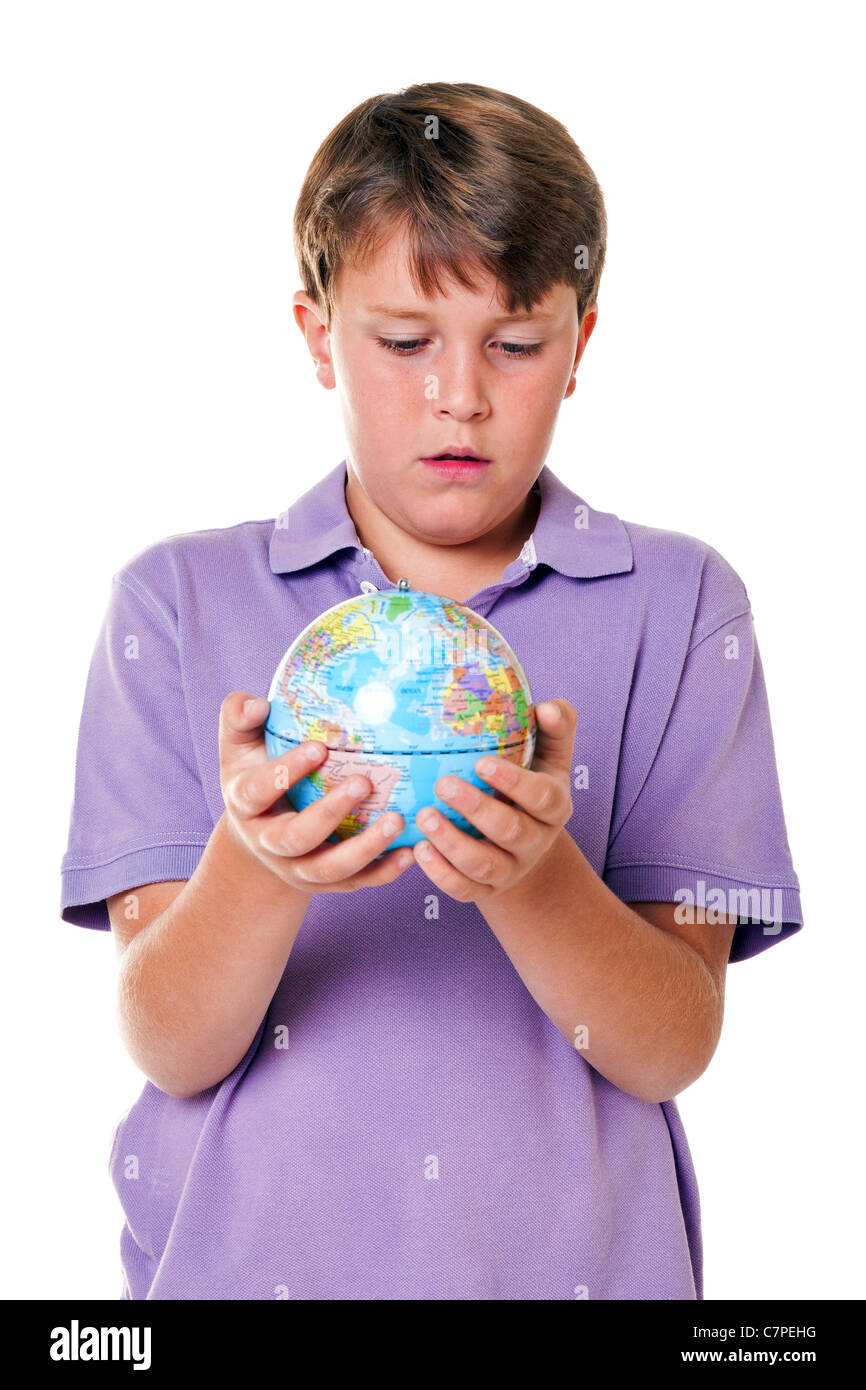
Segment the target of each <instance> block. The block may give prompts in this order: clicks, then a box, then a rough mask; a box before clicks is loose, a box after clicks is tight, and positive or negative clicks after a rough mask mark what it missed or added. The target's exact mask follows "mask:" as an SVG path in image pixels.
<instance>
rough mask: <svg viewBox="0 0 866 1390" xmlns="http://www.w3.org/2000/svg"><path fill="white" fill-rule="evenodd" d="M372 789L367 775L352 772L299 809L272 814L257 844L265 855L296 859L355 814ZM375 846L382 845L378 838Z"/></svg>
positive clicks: (316, 846)
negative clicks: (264, 851) (349, 775)
mask: <svg viewBox="0 0 866 1390" xmlns="http://www.w3.org/2000/svg"><path fill="white" fill-rule="evenodd" d="M372 790H373V786H372V783H371V782H370V780H369V778H368V777H362V776H360V775H359V774H358V773H355V774H353V776H351V777H348V778H346V779H345V780H344V781H342V782H338V783H337V785H336V786H334V787H331V788H330V789H329V790H328V791H327V792H326V793H325V795H324V796H320V797H318V798H317V799H316V800H315V801H313V802H311V803H310V805H309V806H305V807H304V809H303V810H302V811H290V812H288V813H286V814H283V815H277V816H274V817H272V818H271V821H270V824H269V825H265V826H264V827H263V828H262V830H261V831H260V832H259V843H260V844H261V845H262V847H263V848H264V849H266V850H267V851H268V853H269V854H275V855H277V856H279V857H280V858H283V859H298V858H301V856H303V855H305V854H311V853H312V851H313V850H315V849H318V848H319V846H320V845H321V844H322V841H323V840H326V839H327V838H328V836H329V835H333V833H334V831H335V830H336V829H337V827H338V826H339V825H341V824H342V823H343V821H345V820H346V819H347V818H348V817H349V816H351V815H352V813H353V812H354V813H355V814H357V812H358V809H359V808H360V806H361V804H362V803H363V802H364V801H365V800H366V799H367V797H368V796H370V794H371V793H372ZM394 833H396V831H395V832H394ZM380 835H381V831H380ZM392 838H393V837H392ZM379 848H380V849H381V848H382V841H381V839H380V840H379Z"/></svg>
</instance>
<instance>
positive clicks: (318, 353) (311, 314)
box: [292, 290, 337, 390]
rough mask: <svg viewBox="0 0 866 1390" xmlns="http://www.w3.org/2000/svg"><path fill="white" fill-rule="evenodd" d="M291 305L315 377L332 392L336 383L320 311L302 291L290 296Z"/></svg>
mask: <svg viewBox="0 0 866 1390" xmlns="http://www.w3.org/2000/svg"><path fill="white" fill-rule="evenodd" d="M292 304H293V305H294V308H293V309H292V314H293V317H294V320H295V323H296V324H297V325H298V327H299V328H300V330H301V332H302V333H303V335H304V338H305V340H306V344H307V347H308V348H309V350H310V356H311V357H312V359H313V364H314V366H315V368H316V377H317V379H318V380H319V381H320V382H321V384H322V385H323V386H324V387H325V388H326V389H327V390H332V389H333V388H334V387H335V386H336V384H337V383H336V381H335V379H334V368H333V364H332V362H331V353H330V335H329V333H328V330H327V328H326V327H325V321H324V319H323V317H322V311H321V309H320V308H319V306H318V304H317V303H316V301H315V300H314V299H311V297H310V296H309V295H308V294H306V293H305V292H304V290H298V291H297V292H296V293H295V294H294V295H292Z"/></svg>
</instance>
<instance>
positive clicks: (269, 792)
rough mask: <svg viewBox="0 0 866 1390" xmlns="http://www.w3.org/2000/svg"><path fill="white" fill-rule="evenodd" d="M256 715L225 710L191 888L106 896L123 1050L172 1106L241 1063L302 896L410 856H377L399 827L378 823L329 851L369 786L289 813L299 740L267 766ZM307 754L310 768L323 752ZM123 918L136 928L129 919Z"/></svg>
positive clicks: (301, 769)
mask: <svg viewBox="0 0 866 1390" xmlns="http://www.w3.org/2000/svg"><path fill="white" fill-rule="evenodd" d="M267 713H268V702H267V700H256V699H255V698H253V697H249V696H247V695H246V694H245V692H242V691H240V692H234V693H233V694H232V695H229V696H227V697H226V699H225V700H224V701H223V705H222V709H221V713H220V775H221V784H222V789H223V798H224V801H225V806H226V809H225V811H224V813H223V815H222V816H221V817H220V819H219V820H218V821H217V823H216V825H215V826H214V828H213V832H212V834H211V836H210V839H209V840H208V843H207V845H206V846H205V849H204V853H203V855H202V857H201V859H200V861H199V863H198V865H197V866H196V869H195V871H194V873H193V874H192V876H191V877H190V879H189V881H188V882H186V883H183V884H177V883H174V882H172V883H163V884H150V885H148V886H146V887H145V888H143V889H140V890H132V893H130V891H129V890H127V891H126V892H124V893H117V894H114V895H112V897H111V898H110V899H109V900H108V904H109V914H110V917H111V924H112V928H113V930H114V932H115V935H116V938H117V940H118V944H119V946H120V948H121V958H120V979H119V990H118V1011H119V1017H120V1028H121V1033H122V1036H123V1039H124V1042H125V1044H126V1046H127V1048H128V1050H129V1053H130V1055H131V1056H132V1058H133V1060H134V1061H135V1062H136V1063H137V1065H138V1066H139V1067H141V1069H142V1071H143V1072H144V1073H145V1075H146V1076H148V1077H149V1078H150V1080H151V1081H152V1082H153V1084H154V1085H155V1086H157V1087H159V1089H160V1090H163V1091H167V1092H168V1093H169V1094H170V1095H174V1096H178V1097H181V1098H185V1097H188V1096H192V1095H195V1094H197V1093H198V1092H199V1091H203V1090H206V1089H207V1088H209V1087H210V1086H215V1085H216V1084H217V1083H218V1082H219V1081H222V1080H223V1079H224V1077H226V1076H227V1075H228V1074H229V1072H230V1071H232V1070H233V1069H234V1068H235V1067H236V1066H237V1064H238V1063H239V1062H240V1061H241V1059H242V1058H243V1056H244V1054H245V1052H246V1051H247V1049H248V1048H249V1046H250V1043H251V1042H252V1040H253V1038H254V1037H255V1035H256V1032H257V1030H258V1028H259V1026H260V1024H261V1021H262V1019H263V1018H264V1016H265V1014H266V1013H267V1010H268V1007H269V1005H270V1002H271V999H272V998H273V996H274V992H275V990H276V988H277V986H278V984H279V982H280V979H281V977H282V974H283V971H284V970H285V968H286V963H287V961H288V958H289V954H290V952H291V950H292V947H293V945H294V942H295V938H296V936H297V934H298V931H299V929H300V926H301V923H302V921H303V919H304V914H305V913H306V910H307V907H308V906H309V903H310V900H311V898H312V896H313V895H314V894H315V893H328V892H354V891H356V890H357V889H359V888H366V887H376V886H378V885H379V884H383V883H388V882H391V881H392V880H393V879H394V878H396V877H397V875H398V874H399V873H402V871H403V869H404V868H405V867H406V866H407V864H408V863H411V859H412V855H411V851H409V850H404V849H400V850H387V845H388V841H389V840H391V839H394V837H395V836H396V835H397V834H398V833H399V832H400V830H401V829H402V817H399V816H393V815H388V816H382V817H379V818H378V819H377V820H376V821H375V822H374V823H373V824H372V825H370V826H368V827H367V828H366V829H365V830H363V831H362V832H361V833H360V834H359V835H355V836H352V837H350V839H349V840H345V841H343V842H342V843H340V844H337V845H332V844H330V843H326V841H327V837H328V836H329V835H331V834H332V833H333V832H334V831H335V830H336V828H337V827H338V826H339V825H340V823H341V822H342V821H343V820H344V819H345V817H346V816H347V815H348V814H349V813H350V812H351V811H353V810H354V809H355V807H356V806H357V805H358V804H359V802H360V801H361V800H363V798H364V797H366V796H369V794H370V792H371V790H372V787H371V784H370V782H369V780H368V779H367V778H366V777H357V778H355V777H353V778H351V779H350V780H349V781H348V782H347V783H340V784H339V785H338V786H335V787H332V788H330V789H329V790H328V791H327V792H326V793H325V795H324V796H322V797H321V798H319V799H318V800H317V801H316V802H314V803H313V805H311V806H308V807H305V809H304V810H303V811H300V812H296V811H292V810H290V809H289V804H288V802H287V801H286V798H285V795H284V791H285V788H286V786H292V785H293V784H294V783H295V782H297V781H298V780H300V778H301V777H303V776H306V775H307V773H308V772H309V770H310V767H311V766H313V761H312V760H311V759H310V758H309V757H308V756H306V751H305V750H306V748H307V745H306V744H304V745H301V746H300V747H297V748H294V749H292V750H291V751H289V752H288V753H284V754H282V755H281V756H280V757H279V758H275V759H274V760H273V761H272V760H271V759H269V758H268V754H267V750H266V748H265V743H264V736H263V726H264V719H265V717H266V716H267ZM314 748H315V750H316V759H315V761H318V762H321V760H322V758H323V756H324V755H325V754H326V751H327V750H326V749H325V747H324V745H323V744H318V745H315V744H314ZM356 784H357V785H356ZM383 851H385V852H384V853H383ZM130 898H132V899H133V901H132V902H131V903H130ZM136 898H138V901H137V903H136V901H135V899H136ZM130 908H131V909H132V911H133V912H134V911H135V910H136V909H137V911H138V919H137V920H136V919H135V917H134V916H131V917H128V916H127V912H128V911H129V910H130Z"/></svg>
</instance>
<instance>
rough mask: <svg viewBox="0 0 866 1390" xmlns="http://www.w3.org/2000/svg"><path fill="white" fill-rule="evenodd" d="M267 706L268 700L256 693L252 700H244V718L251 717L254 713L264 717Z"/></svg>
mask: <svg viewBox="0 0 866 1390" xmlns="http://www.w3.org/2000/svg"><path fill="white" fill-rule="evenodd" d="M267 707H268V702H267V700H264V699H262V697H261V695H256V696H255V697H254V698H253V699H252V700H244V718H245V719H252V717H253V715H254V714H258V715H261V717H262V718H263V719H264V717H265V713H266V710H267Z"/></svg>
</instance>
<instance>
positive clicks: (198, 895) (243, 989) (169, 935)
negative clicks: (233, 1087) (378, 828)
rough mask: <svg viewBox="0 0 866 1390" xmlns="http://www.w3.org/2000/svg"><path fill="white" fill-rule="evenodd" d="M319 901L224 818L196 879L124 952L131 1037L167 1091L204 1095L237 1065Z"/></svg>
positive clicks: (123, 1020)
mask: <svg viewBox="0 0 866 1390" xmlns="http://www.w3.org/2000/svg"><path fill="white" fill-rule="evenodd" d="M310 897H311V895H310V894H306V893H301V892H299V891H298V890H297V889H294V888H292V887H290V886H289V885H288V884H285V883H282V882H281V881H280V880H279V879H278V878H277V877H276V876H275V875H274V874H272V873H270V872H269V870H268V869H266V868H265V866H264V865H263V864H261V863H260V862H259V861H258V860H257V859H256V858H255V856H254V855H252V854H251V853H250V852H249V851H248V850H246V849H245V847H244V846H242V845H241V844H240V842H239V841H238V840H237V839H236V838H235V836H234V835H233V834H232V832H231V830H230V829H229V826H228V823H227V820H226V817H225V816H223V817H221V819H220V820H219V821H218V822H217V824H216V825H215V826H214V830H213V833H212V835H211V837H210V840H209V841H208V844H207V846H206V848H205V851H204V854H203V855H202V858H201V860H200V862H199V864H198V866H197V868H196V870H195V872H194V873H193V875H192V877H191V878H190V879H189V881H188V883H186V884H185V885H184V887H183V888H182V890H181V891H180V893H179V894H178V895H177V897H176V898H175V899H174V900H173V902H171V903H170V904H169V906H168V907H167V908H166V909H165V911H164V912H161V913H160V914H159V916H158V917H156V918H154V920H153V921H152V922H150V923H149V924H148V926H146V927H145V928H143V929H142V930H141V931H140V932H139V933H138V935H137V936H136V937H134V938H133V940H132V941H131V942H130V943H129V946H128V947H127V948H126V950H125V951H124V954H123V956H122V958H121V964H120V978H119V991H118V1011H119V1016H120V1026H121V1031H122V1033H123V1037H124V1042H125V1044H126V1046H127V1048H128V1050H129V1052H130V1054H131V1056H132V1057H133V1059H134V1060H135V1062H136V1063H137V1065H138V1066H140V1067H141V1069H142V1070H143V1071H144V1072H145V1074H146V1075H147V1077H148V1078H149V1079H150V1080H151V1081H152V1082H153V1084H154V1085H155V1086H158V1087H159V1088H160V1090H164V1091H168V1092H169V1093H170V1094H171V1095H178V1096H189V1095H194V1094H196V1093H197V1092H199V1091H203V1090H205V1089H206V1088H207V1087H209V1086H213V1085H215V1084H216V1083H217V1082H219V1081H221V1080H222V1079H223V1078H224V1077H225V1076H227V1075H228V1073H229V1072H230V1071H232V1069H233V1068H234V1067H235V1066H236V1065H237V1063H238V1062H239V1061H240V1059H241V1058H242V1057H243V1055H244V1053H245V1052H246V1050H247V1048H248V1047H249V1045H250V1043H251V1042H252V1039H253V1038H254V1037H255V1034H256V1030H257V1029H258V1027H259V1024H260V1023H261V1021H262V1018H263V1017H264V1014H265V1013H266V1011H267V1008H268V1005H269V1004H270V1001H271V999H272V998H273V995H274V991H275V990H276V987H277V985H278V984H279V981H280V979H281V977H282V974H283V971H284V970H285V967H286V962H287V960H288V958H289V953H290V952H291V949H292V946H293V945H294V941H295V937H296V936H297V933H298V929H299V928H300V926H301V923H302V921H303V918H304V914H305V912H306V910H307V907H308V905H309V902H310Z"/></svg>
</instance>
